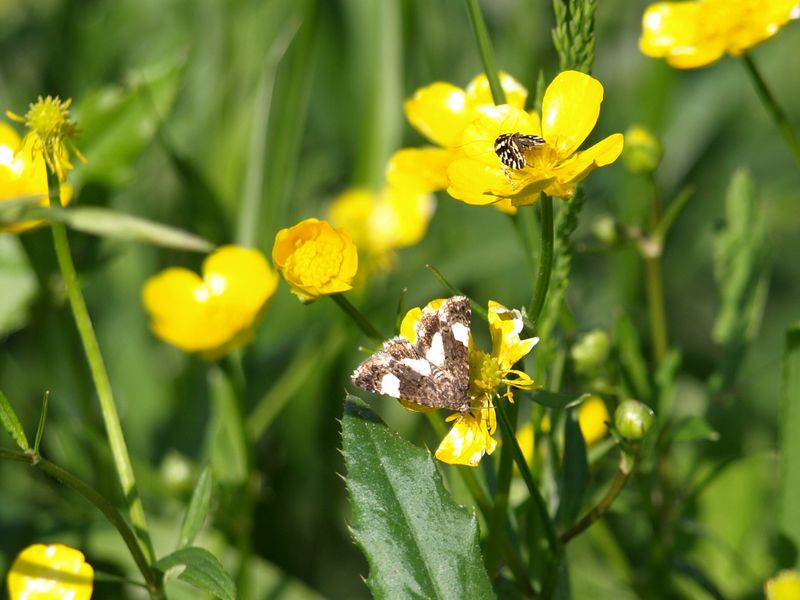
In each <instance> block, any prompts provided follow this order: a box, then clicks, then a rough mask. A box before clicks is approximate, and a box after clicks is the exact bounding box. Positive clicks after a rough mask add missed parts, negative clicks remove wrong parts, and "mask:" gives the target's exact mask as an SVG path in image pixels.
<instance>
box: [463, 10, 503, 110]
mask: <svg viewBox="0 0 800 600" xmlns="http://www.w3.org/2000/svg"><path fill="white" fill-rule="evenodd" d="M465 2H466V4H467V12H468V13H469V22H470V25H472V31H473V32H474V33H475V41H476V42H477V43H478V53H479V54H480V55H481V62H482V63H483V71H484V73H486V79H487V80H488V81H489V89H490V90H492V99H493V100H494V103H495V104H505V103H506V93H505V91H503V86H502V85H501V84H500V77H499V76H498V74H497V63H496V62H495V60H494V51H493V50H492V40H491V39H490V38H489V30H488V29H487V28H486V21H484V20H483V13H481V7H480V5H479V4H478V0H465Z"/></svg>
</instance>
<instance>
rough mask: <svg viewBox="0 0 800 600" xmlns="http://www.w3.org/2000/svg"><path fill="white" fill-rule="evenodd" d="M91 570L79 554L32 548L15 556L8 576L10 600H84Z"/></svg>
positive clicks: (55, 546)
mask: <svg viewBox="0 0 800 600" xmlns="http://www.w3.org/2000/svg"><path fill="white" fill-rule="evenodd" d="M93 583H94V569H92V565H90V564H89V563H87V562H85V560H84V557H83V554H82V553H81V552H80V551H79V550H75V549H74V548H70V547H69V546H62V545H61V544H53V545H51V546H45V545H43V544H34V545H32V546H28V547H27V548H25V549H24V550H23V551H22V552H20V553H19V554H18V555H17V558H16V559H15V560H14V563H13V564H12V565H11V571H9V573H8V595H9V598H10V600H66V599H69V600H88V599H89V598H91V597H92V586H93Z"/></svg>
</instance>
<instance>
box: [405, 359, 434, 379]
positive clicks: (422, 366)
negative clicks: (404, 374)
mask: <svg viewBox="0 0 800 600" xmlns="http://www.w3.org/2000/svg"><path fill="white" fill-rule="evenodd" d="M400 362H401V363H402V364H404V365H406V366H407V367H410V368H411V369H413V370H414V371H416V372H417V373H419V374H420V375H423V376H425V377H427V376H428V375H430V374H431V363H429V362H428V361H427V360H425V359H424V358H404V359H403V360H401V361H400Z"/></svg>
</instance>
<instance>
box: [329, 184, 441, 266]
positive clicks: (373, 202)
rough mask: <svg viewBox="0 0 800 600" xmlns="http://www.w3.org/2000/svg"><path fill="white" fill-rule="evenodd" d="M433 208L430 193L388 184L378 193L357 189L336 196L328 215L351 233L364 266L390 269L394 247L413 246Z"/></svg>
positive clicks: (424, 229) (335, 223) (423, 230)
mask: <svg viewBox="0 0 800 600" xmlns="http://www.w3.org/2000/svg"><path fill="white" fill-rule="evenodd" d="M434 207H435V200H434V198H433V196H432V195H431V194H429V193H427V192H419V191H417V190H414V189H410V188H397V187H394V186H386V187H385V188H384V189H383V190H382V191H381V192H380V193H378V194H375V193H373V192H371V191H370V190H368V189H365V188H358V189H353V190H349V191H347V192H345V193H343V194H341V195H339V196H337V197H336V198H334V200H333V202H332V203H331V206H330V208H329V209H328V215H329V217H330V220H331V222H332V223H333V225H335V226H337V227H342V228H343V229H344V230H345V231H347V233H348V234H350V236H351V238H352V240H353V242H354V243H355V245H356V248H358V252H359V255H360V256H361V258H362V265H367V266H371V267H374V268H377V269H388V268H389V267H391V265H392V262H393V260H394V253H393V250H394V249H395V248H402V247H404V246H412V245H414V244H416V243H417V242H419V241H420V240H421V239H422V237H423V236H424V235H425V232H426V231H427V229H428V223H429V222H430V219H431V216H432V215H433V210H434ZM362 269H363V266H362Z"/></svg>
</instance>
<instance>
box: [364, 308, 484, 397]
mask: <svg viewBox="0 0 800 600" xmlns="http://www.w3.org/2000/svg"><path fill="white" fill-rule="evenodd" d="M471 316H472V310H471V308H470V304H469V299H468V298H465V297H464V296H453V297H452V298H448V299H447V300H445V301H444V303H443V304H442V306H441V307H439V309H438V310H425V311H423V313H422V316H420V318H419V321H417V324H416V326H415V327H414V330H415V331H416V333H417V341H416V343H415V344H413V345H412V344H411V342H409V341H408V340H407V339H406V338H404V337H402V336H397V337H393V338H392V339H390V340H387V341H386V342H384V344H383V348H382V349H381V350H379V351H378V352H376V353H375V354H373V355H372V356H370V357H369V358H368V359H366V360H365V361H364V362H362V363H361V364H360V365H359V366H358V368H357V369H356V370H355V371H354V372H353V375H352V376H351V380H352V382H353V384H354V385H357V386H358V387H360V388H363V389H365V390H367V391H370V392H374V393H376V394H385V395H386V396H391V397H392V398H402V399H404V400H408V401H410V402H413V403H414V404H420V405H422V406H429V407H431V408H447V409H450V410H457V411H459V412H467V411H468V410H469V408H470V404H469V397H468V395H467V391H468V389H469V324H470V318H471Z"/></svg>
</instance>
